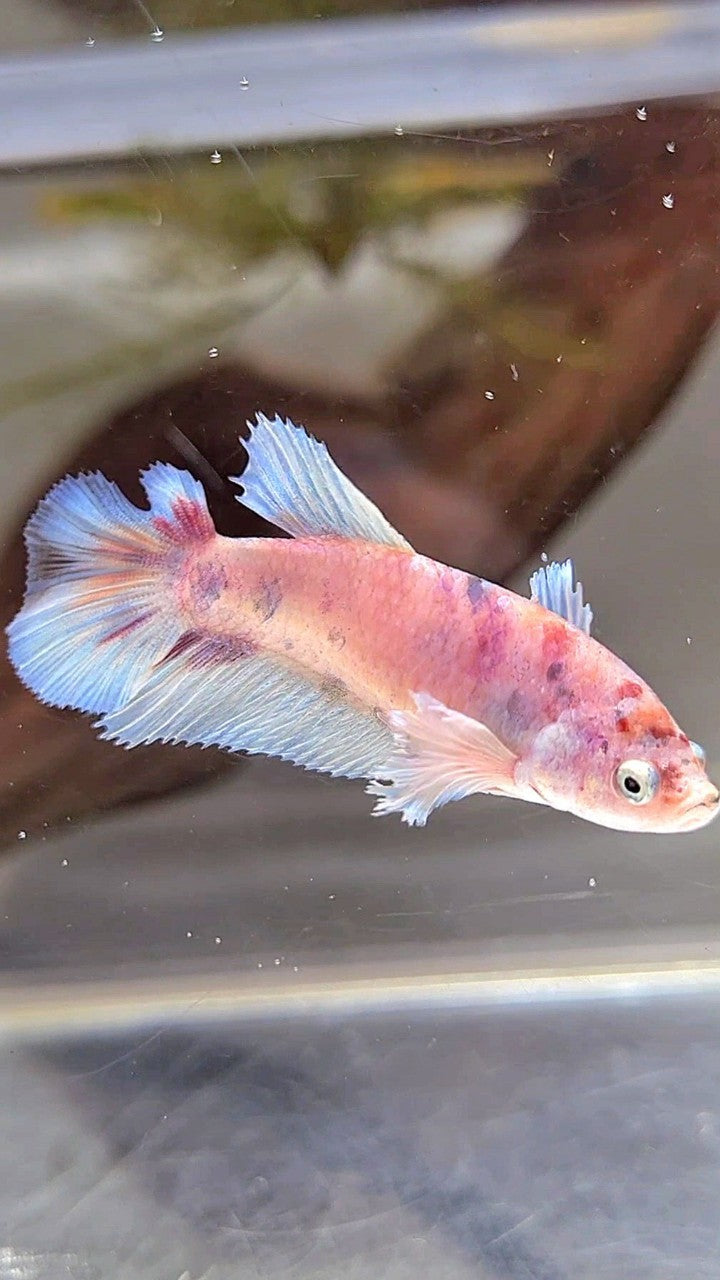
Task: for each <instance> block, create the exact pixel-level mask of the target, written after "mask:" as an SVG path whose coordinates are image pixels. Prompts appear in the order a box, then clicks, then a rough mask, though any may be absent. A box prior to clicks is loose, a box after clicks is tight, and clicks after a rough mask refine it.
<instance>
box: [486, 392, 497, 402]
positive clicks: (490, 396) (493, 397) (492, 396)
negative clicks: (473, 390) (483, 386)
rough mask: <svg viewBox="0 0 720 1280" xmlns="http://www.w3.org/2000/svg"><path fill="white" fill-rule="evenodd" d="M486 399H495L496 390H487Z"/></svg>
mask: <svg viewBox="0 0 720 1280" xmlns="http://www.w3.org/2000/svg"><path fill="white" fill-rule="evenodd" d="M485 399H486V400H494V399H495V392H494V391H486V392H485Z"/></svg>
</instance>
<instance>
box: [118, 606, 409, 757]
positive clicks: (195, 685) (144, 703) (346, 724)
mask: <svg viewBox="0 0 720 1280" xmlns="http://www.w3.org/2000/svg"><path fill="white" fill-rule="evenodd" d="M97 727H98V729H100V731H101V736H102V737H104V738H111V739H113V740H114V741H116V742H119V743H120V744H121V745H123V746H126V747H135V746H139V745H140V743H144V742H157V741H160V742H184V743H187V744H188V745H190V744H192V743H199V744H201V745H202V746H205V747H207V746H218V747H225V748H226V749H227V750H229V751H248V752H250V753H251V754H252V755H258V754H263V755H268V756H279V757H281V758H282V759H283V760H291V761H292V762H293V763H294V764H300V765H304V766H305V767H306V768H307V769H318V770H320V771H321V772H324V773H331V774H334V775H335V776H341V775H344V776H345V777H348V778H358V777H365V778H367V777H370V776H371V775H372V774H373V773H375V772H376V770H377V765H378V761H380V760H383V759H385V757H386V756H387V754H388V752H389V751H390V750H391V749H392V734H391V732H390V730H389V729H388V728H387V727H386V726H384V725H382V724H381V723H380V722H379V721H378V720H376V719H375V717H374V716H373V715H372V714H371V713H370V712H369V711H365V710H364V709H363V708H362V707H359V706H357V705H356V704H354V703H353V702H352V701H351V699H350V697H349V695H348V694H347V691H346V690H344V689H343V687H342V686H341V685H339V684H333V683H332V682H330V681H328V682H326V684H325V686H323V685H322V684H314V683H311V682H310V681H308V680H306V679H304V677H303V676H302V674H301V673H300V671H299V670H297V669H296V670H293V669H292V668H291V667H289V666H287V665H285V664H284V663H283V662H282V660H280V659H276V658H271V657H266V656H258V655H253V654H250V655H249V656H244V655H243V646H242V642H240V641H238V640H237V638H234V637H222V636H203V635H198V634H197V633H193V632H187V633H186V634H185V635H184V636H182V637H181V638H180V639H179V640H178V641H177V642H176V643H175V645H174V646H173V648H172V650H171V651H170V652H169V653H168V655H167V656H166V658H165V659H164V660H162V661H161V662H160V663H159V664H158V665H157V667H156V669H155V671H154V673H153V674H152V675H151V676H150V678H149V679H148V681H147V682H146V683H145V684H144V685H143V687H142V688H141V689H140V690H139V691H138V692H137V693H136V695H135V697H134V698H133V699H132V701H131V702H129V703H127V705H126V706H124V707H121V708H119V709H118V710H117V711H113V712H112V713H111V714H109V715H105V716H103V718H102V719H101V720H100V721H99V722H98V725H97Z"/></svg>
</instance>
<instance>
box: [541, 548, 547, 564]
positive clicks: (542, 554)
mask: <svg viewBox="0 0 720 1280" xmlns="http://www.w3.org/2000/svg"><path fill="white" fill-rule="evenodd" d="M540 559H541V560H542V562H543V564H547V562H548V554H547V551H541V552H540Z"/></svg>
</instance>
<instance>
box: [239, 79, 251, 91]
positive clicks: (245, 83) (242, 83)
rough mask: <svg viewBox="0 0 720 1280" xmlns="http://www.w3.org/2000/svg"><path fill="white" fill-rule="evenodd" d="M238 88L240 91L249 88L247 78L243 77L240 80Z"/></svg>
mask: <svg viewBox="0 0 720 1280" xmlns="http://www.w3.org/2000/svg"><path fill="white" fill-rule="evenodd" d="M240 88H241V89H249V88H250V81H249V80H248V78H247V76H243V78H242V80H241V81H240Z"/></svg>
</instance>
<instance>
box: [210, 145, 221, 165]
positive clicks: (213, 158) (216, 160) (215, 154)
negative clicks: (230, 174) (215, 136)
mask: <svg viewBox="0 0 720 1280" xmlns="http://www.w3.org/2000/svg"><path fill="white" fill-rule="evenodd" d="M210 163H211V164H222V156H221V155H220V152H219V151H218V149H217V147H216V148H215V150H214V151H211V152H210Z"/></svg>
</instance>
